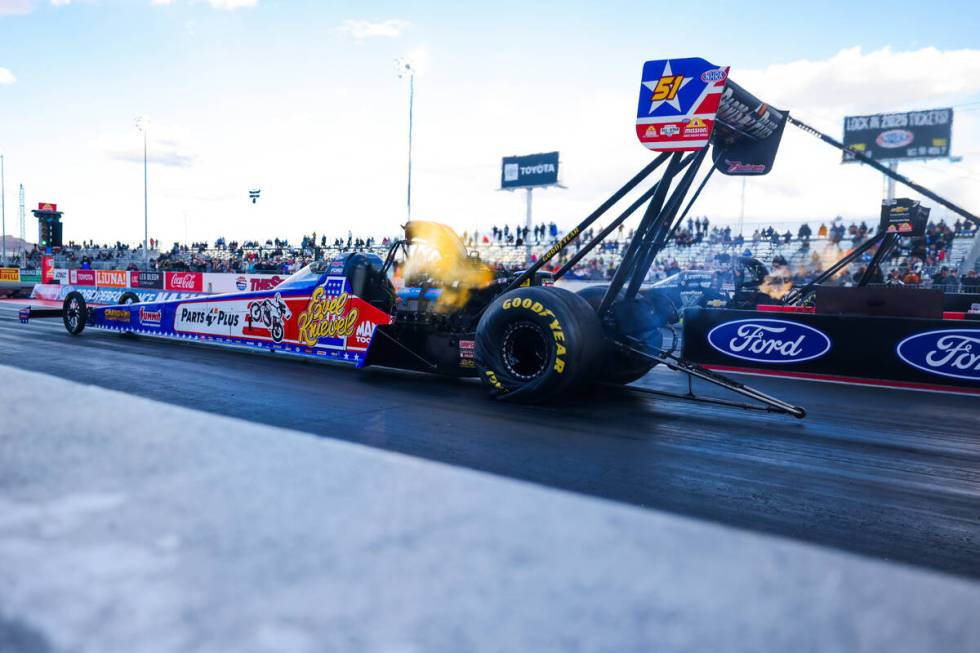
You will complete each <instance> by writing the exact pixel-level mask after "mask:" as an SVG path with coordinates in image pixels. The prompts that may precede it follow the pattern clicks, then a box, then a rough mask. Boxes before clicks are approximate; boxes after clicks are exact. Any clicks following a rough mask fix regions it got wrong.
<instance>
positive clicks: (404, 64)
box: [395, 59, 415, 221]
mask: <svg viewBox="0 0 980 653" xmlns="http://www.w3.org/2000/svg"><path fill="white" fill-rule="evenodd" d="M395 71H396V72H397V74H398V78H399V79H404V78H405V76H408V194H407V206H408V219H409V221H411V219H412V110H413V105H414V104H415V68H413V67H412V63H411V62H410V61H409V60H408V59H396V60H395Z"/></svg>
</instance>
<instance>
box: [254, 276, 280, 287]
mask: <svg viewBox="0 0 980 653" xmlns="http://www.w3.org/2000/svg"><path fill="white" fill-rule="evenodd" d="M249 281H250V282H251V284H252V287H251V290H253V291H254V290H272V289H273V288H275V287H276V286H278V285H279V284H280V283H282V282H283V279H282V277H280V276H279V275H273V276H271V277H252V278H251V279H250V280H249Z"/></svg>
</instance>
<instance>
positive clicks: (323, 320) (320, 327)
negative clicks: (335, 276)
mask: <svg viewBox="0 0 980 653" xmlns="http://www.w3.org/2000/svg"><path fill="white" fill-rule="evenodd" d="M349 297H350V295H348V294H347V293H346V292H344V293H341V294H339V295H327V292H326V289H325V288H324V287H323V286H317V288H316V290H314V291H313V295H312V296H311V297H310V301H309V303H308V304H307V305H306V310H305V311H303V312H302V313H300V314H299V340H300V342H303V343H305V344H306V345H309V346H310V347H314V346H316V344H317V342H319V340H320V339H321V338H346V337H347V336H350V335H351V334H352V333H354V327H355V325H356V324H357V317H358V314H359V311H358V310H357V308H351V309H350V310H348V308H347V300H348V299H349Z"/></svg>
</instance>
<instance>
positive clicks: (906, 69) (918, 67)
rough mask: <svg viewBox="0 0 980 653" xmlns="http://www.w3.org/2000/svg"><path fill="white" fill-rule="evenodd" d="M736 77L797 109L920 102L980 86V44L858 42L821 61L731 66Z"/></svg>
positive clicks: (919, 104) (880, 107)
mask: <svg viewBox="0 0 980 653" xmlns="http://www.w3.org/2000/svg"><path fill="white" fill-rule="evenodd" d="M940 71H941V72H940ZM732 78H733V79H735V80H736V81H738V82H739V83H740V84H743V85H745V86H746V87H747V88H750V89H754V90H753V92H754V93H756V94H758V95H760V96H763V97H764V99H766V100H768V101H771V102H772V103H773V104H774V105H777V106H779V105H783V106H788V107H790V108H794V109H801V108H804V109H814V110H819V111H820V112H822V113H827V112H835V113H845V112H854V111H858V112H860V111H867V112H877V111H891V110H902V109H906V108H911V107H915V108H920V107H925V106H929V103H930V102H933V101H940V100H945V99H947V98H949V97H950V96H960V95H964V94H970V93H977V92H980V50H938V49H936V48H932V47H930V48H922V49H920V50H909V51H906V52H895V51H893V50H892V49H891V48H887V47H886V48H882V49H880V50H875V51H873V52H867V53H865V52H862V51H861V48H859V47H854V48H848V49H845V50H841V51H840V52H838V53H837V54H835V55H834V56H833V57H831V58H829V59H824V60H820V61H810V60H806V59H803V60H799V61H793V62H790V63H785V64H776V65H772V66H768V67H767V68H765V69H763V70H744V71H740V70H737V69H735V68H733V69H732Z"/></svg>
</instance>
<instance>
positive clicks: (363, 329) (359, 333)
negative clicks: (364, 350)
mask: <svg viewBox="0 0 980 653" xmlns="http://www.w3.org/2000/svg"><path fill="white" fill-rule="evenodd" d="M377 326H378V325H377V324H375V323H374V322H371V321H370V320H365V321H363V322H361V323H360V325H358V327H357V330H356V331H355V332H354V339H355V340H357V342H359V343H361V344H362V345H368V344H370V343H371V337H372V336H373V335H374V330H375V329H376V328H377Z"/></svg>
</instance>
